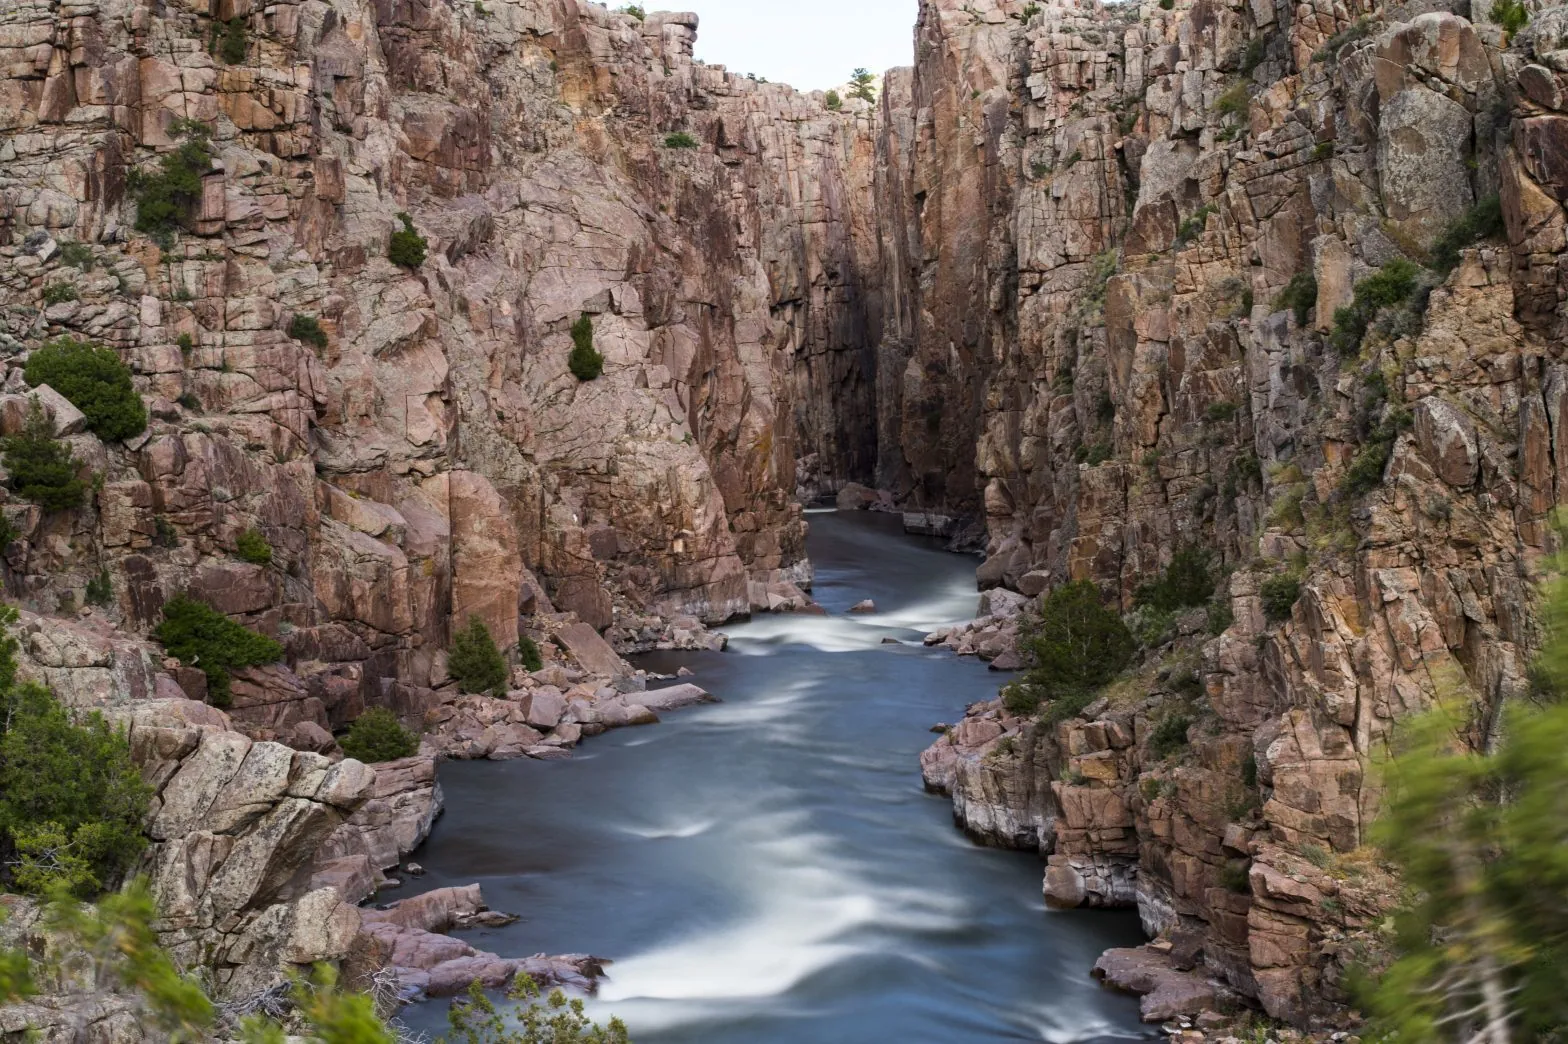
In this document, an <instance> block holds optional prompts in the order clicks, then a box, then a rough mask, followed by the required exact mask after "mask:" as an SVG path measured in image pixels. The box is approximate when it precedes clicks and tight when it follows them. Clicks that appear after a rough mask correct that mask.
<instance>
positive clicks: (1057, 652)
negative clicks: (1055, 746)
mask: <svg viewBox="0 0 1568 1044" xmlns="http://www.w3.org/2000/svg"><path fill="white" fill-rule="evenodd" d="M1019 644H1020V645H1021V646H1022V647H1023V648H1025V649H1027V650H1028V652H1029V654H1030V655H1031V656H1032V657H1033V658H1034V666H1033V667H1032V668H1030V669H1029V670H1028V671H1027V672H1025V674H1024V676H1023V677H1022V678H1020V679H1019V680H1018V681H1017V682H1014V683H1013V684H1012V685H1010V686H1008V687H1007V689H1006V690H1004V692H1003V699H1004V700H1005V701H1006V703H1007V709H1008V710H1010V711H1012V712H1013V713H1014V714H1030V713H1033V712H1034V711H1035V710H1036V709H1037V708H1038V707H1039V706H1040V705H1041V704H1042V703H1044V704H1049V705H1050V706H1049V708H1048V711H1047V713H1048V716H1049V717H1050V718H1052V719H1053V720H1060V719H1064V718H1065V717H1068V716H1071V714H1072V713H1074V712H1075V711H1076V710H1079V709H1081V708H1082V707H1083V706H1085V705H1087V704H1088V703H1089V701H1090V700H1091V699H1092V697H1093V695H1094V693H1095V691H1096V690H1098V689H1099V688H1100V687H1101V686H1103V685H1105V683H1106V682H1109V681H1110V680H1111V679H1112V678H1114V677H1116V675H1118V674H1120V673H1121V671H1122V669H1123V668H1124V667H1126V666H1127V664H1128V662H1129V661H1130V660H1131V659H1132V656H1133V653H1135V652H1136V651H1137V649H1138V642H1137V639H1135V638H1134V637H1133V636H1132V632H1130V631H1128V630H1127V625H1126V624H1124V623H1122V619H1121V617H1120V616H1118V615H1116V613H1114V612H1113V611H1111V610H1110V609H1108V608H1106V607H1105V605H1104V603H1103V602H1102V601H1101V598H1100V590H1099V588H1097V587H1095V586H1094V582H1093V581H1091V580H1077V581H1074V582H1073V583H1070V584H1063V585H1062V586H1061V587H1058V588H1057V589H1056V590H1054V591H1052V592H1051V593H1050V594H1049V595H1047V596H1046V598H1045V600H1044V601H1043V602H1042V603H1041V604H1040V616H1039V619H1037V620H1031V621H1028V622H1026V624H1025V629H1024V632H1023V634H1022V636H1021V639H1020V643H1019Z"/></svg>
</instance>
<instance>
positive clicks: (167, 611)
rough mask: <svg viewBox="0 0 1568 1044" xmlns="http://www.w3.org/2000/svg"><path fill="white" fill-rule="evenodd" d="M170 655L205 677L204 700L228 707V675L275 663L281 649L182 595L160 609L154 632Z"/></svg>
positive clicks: (270, 640) (261, 636) (212, 609)
mask: <svg viewBox="0 0 1568 1044" xmlns="http://www.w3.org/2000/svg"><path fill="white" fill-rule="evenodd" d="M152 634H153V637H154V638H156V639H158V641H160V642H162V643H163V647H164V649H165V650H166V651H167V652H168V654H169V655H170V656H173V657H176V658H177V659H179V661H180V662H181V663H183V664H185V665H187V666H190V667H195V668H197V669H199V670H200V671H201V672H202V673H203V674H205V675H206V676H207V698H208V702H210V703H211V704H212V705H213V706H215V707H227V706H228V705H229V703H230V700H231V697H230V692H229V680H230V679H229V672H230V671H237V670H240V669H242V668H245V667H258V666H260V665H262V664H267V663H276V662H278V661H279V660H281V659H282V658H283V646H281V645H279V644H278V643H277V642H275V641H273V640H272V639H271V638H268V637H267V636H266V635H262V634H257V633H256V632H255V631H252V630H250V629H249V628H248V627H242V626H241V625H239V624H237V623H235V622H234V621H233V620H230V619H229V618H228V617H227V616H224V615H223V614H222V613H220V612H218V611H217V610H216V609H214V608H213V607H212V606H210V605H207V604H205V603H204V602H198V601H196V600H195V599H193V598H187V597H185V596H183V595H181V596H178V597H176V598H173V599H170V601H169V602H168V604H167V605H165V606H164V607H163V622H162V623H160V624H159V625H158V627H157V629H156V630H154V631H153V633H152Z"/></svg>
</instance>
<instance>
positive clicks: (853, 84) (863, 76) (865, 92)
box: [849, 69, 877, 102]
mask: <svg viewBox="0 0 1568 1044" xmlns="http://www.w3.org/2000/svg"><path fill="white" fill-rule="evenodd" d="M876 79H877V78H876V77H875V76H873V75H872V74H871V73H870V72H868V71H866V70H865V69H856V70H855V71H854V72H853V73H851V74H850V77H849V96H850V97H851V98H859V99H860V100H861V101H868V102H874V101H876V100H877V89H876Z"/></svg>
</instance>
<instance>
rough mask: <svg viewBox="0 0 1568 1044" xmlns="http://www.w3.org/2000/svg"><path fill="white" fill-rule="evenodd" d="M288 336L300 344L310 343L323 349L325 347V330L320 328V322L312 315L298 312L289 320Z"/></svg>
mask: <svg viewBox="0 0 1568 1044" xmlns="http://www.w3.org/2000/svg"><path fill="white" fill-rule="evenodd" d="M289 336H290V337H292V338H294V340H296V341H299V342H300V343H302V344H308V345H312V346H314V347H315V348H317V349H319V350H322V351H325V350H326V347H327V331H325V330H323V329H322V328H321V323H320V322H318V321H317V319H316V317H315V316H313V315H302V314H300V313H298V312H296V313H295V314H294V318H292V319H290V320H289Z"/></svg>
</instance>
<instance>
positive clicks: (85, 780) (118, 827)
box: [0, 606, 152, 975]
mask: <svg viewBox="0 0 1568 1044" xmlns="http://www.w3.org/2000/svg"><path fill="white" fill-rule="evenodd" d="M16 620H17V612H16V610H15V609H13V608H12V607H10V606H0V880H4V881H5V882H6V883H7V884H8V885H9V886H10V887H12V888H15V889H17V890H18V891H22V892H32V893H35V894H41V893H45V892H49V891H51V890H54V889H57V888H60V889H64V890H65V891H66V892H69V893H71V894H74V895H83V896H85V895H91V894H94V893H96V892H98V891H101V890H102V889H104V888H111V887H113V886H115V885H117V884H119V881H120V878H121V876H122V875H124V873H125V871H126V870H127V869H129V867H130V866H131V864H132V863H133V862H134V861H135V859H136V857H137V855H138V854H140V852H141V850H142V847H143V846H144V845H145V843H146V842H145V840H144V839H143V837H142V832H141V825H142V819H143V818H144V817H145V816H146V814H147V805H148V802H149V801H150V800H151V797H152V789H151V788H150V787H148V786H147V784H146V783H144V782H143V781H142V777H141V773H140V772H138V771H137V769H136V766H135V764H134V763H133V762H132V761H131V748H130V744H129V743H128V742H127V741H126V738H125V734H124V732H123V731H121V730H119V729H116V728H114V727H112V726H111V725H110V724H109V723H108V722H107V721H105V720H104V718H103V715H101V714H99V713H98V712H96V711H94V712H92V713H91V714H89V715H87V716H86V717H85V718H84V719H83V720H82V722H81V723H80V724H78V723H77V722H75V721H73V720H72V718H71V715H70V712H69V711H67V710H66V709H65V708H64V707H63V706H61V705H60V703H59V702H58V701H57V700H56V699H55V698H54V696H53V695H51V694H50V692H49V690H48V689H45V688H43V687H42V686H40V685H34V684H19V683H18V682H17V679H16V669H17V663H16V652H17V641H16V639H15V638H13V637H11V635H10V634H9V633H8V629H9V628H10V626H11V625H13V624H14V623H15V622H16ZM3 974H4V973H3V970H0V975H3Z"/></svg>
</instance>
